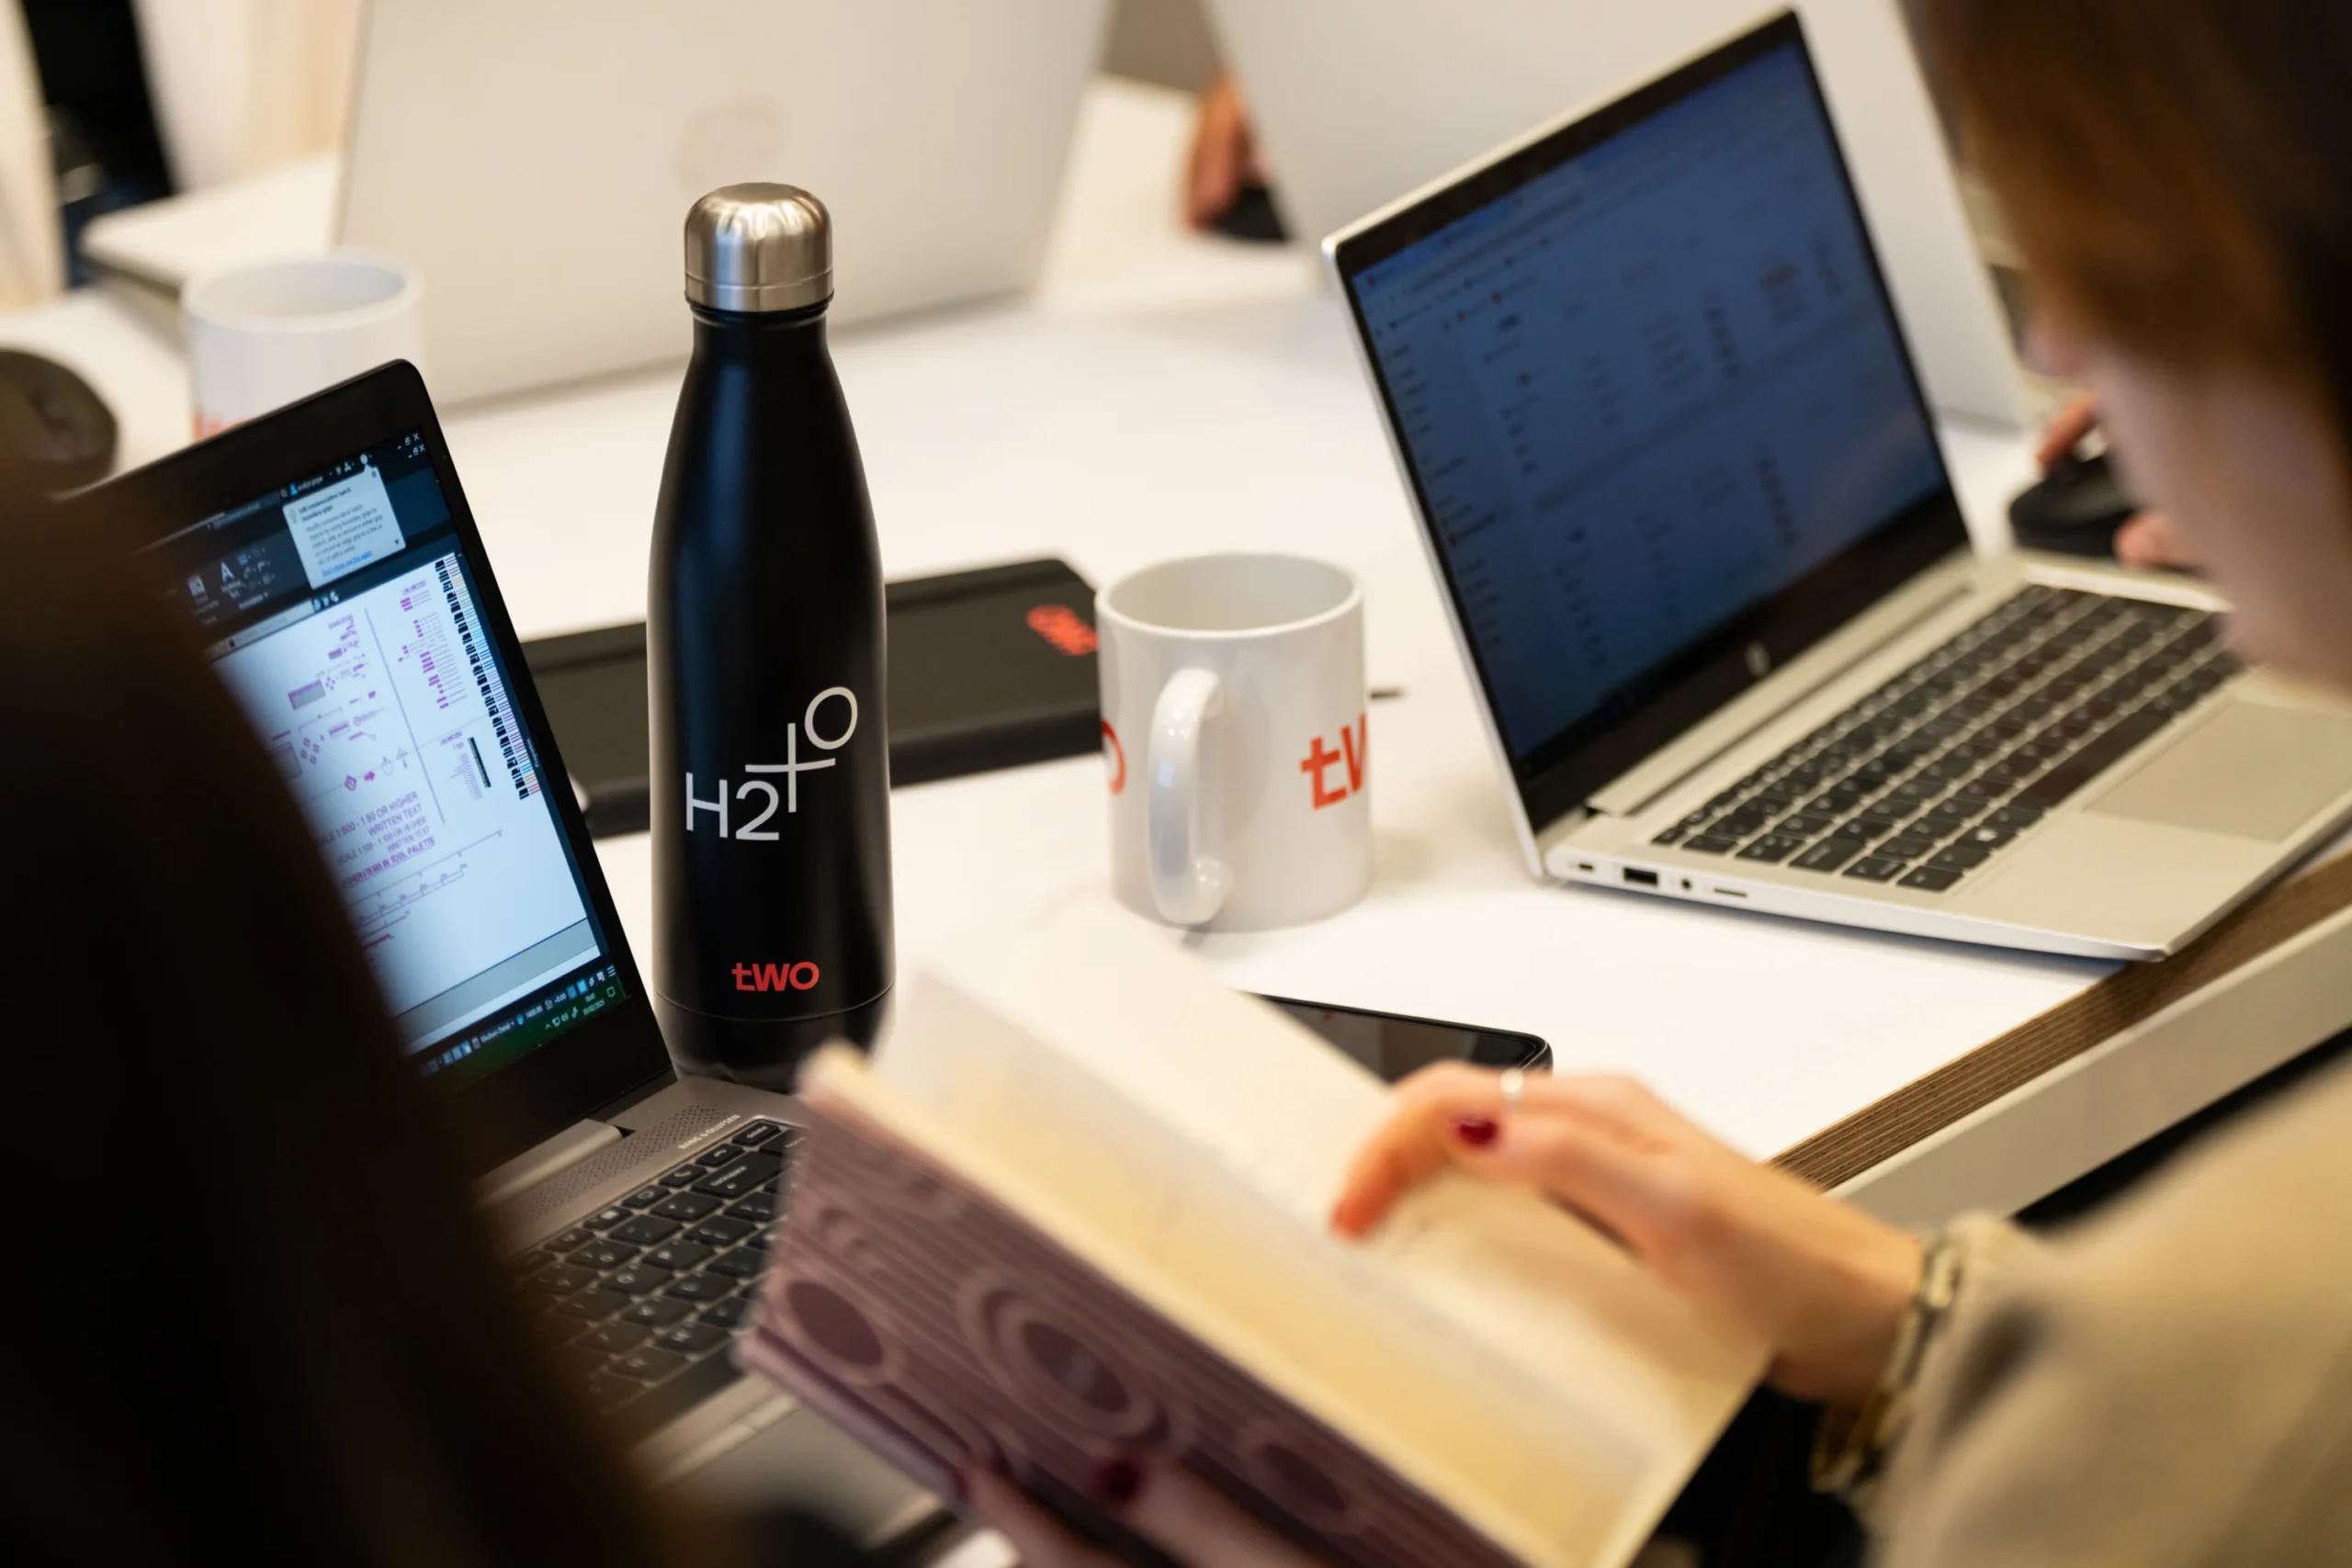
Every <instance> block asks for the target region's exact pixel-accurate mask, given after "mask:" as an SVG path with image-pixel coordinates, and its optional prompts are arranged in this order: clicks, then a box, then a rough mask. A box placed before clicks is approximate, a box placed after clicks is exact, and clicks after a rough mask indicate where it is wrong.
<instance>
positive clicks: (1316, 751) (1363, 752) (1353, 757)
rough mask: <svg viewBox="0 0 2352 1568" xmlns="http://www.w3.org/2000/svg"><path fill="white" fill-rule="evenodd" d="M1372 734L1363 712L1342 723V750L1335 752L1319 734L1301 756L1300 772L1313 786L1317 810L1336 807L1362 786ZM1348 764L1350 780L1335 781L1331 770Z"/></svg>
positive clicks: (1369, 753)
mask: <svg viewBox="0 0 2352 1568" xmlns="http://www.w3.org/2000/svg"><path fill="white" fill-rule="evenodd" d="M1371 750H1372V735H1371V731H1370V729H1369V728H1368V725H1367V721H1366V719H1365V717H1364V716H1363V714H1358V715H1356V721H1355V723H1354V724H1353V725H1345V724H1343V725H1341V726H1340V749H1339V750H1336V751H1334V750H1331V749H1330V748H1329V747H1328V746H1326V745H1324V744H1323V738H1322V737H1321V736H1319V735H1318V736H1317V737H1316V738H1315V742H1314V744H1313V745H1311V746H1309V747H1308V748H1307V749H1306V756H1304V757H1302V758H1300V759H1299V762H1298V771H1299V772H1300V773H1305V774H1306V776H1307V779H1308V781H1309V782H1310V783H1311V784H1312V785H1313V788H1314V795H1315V809H1316V810H1317V811H1320V810H1322V809H1323V808H1324V807H1327V806H1337V805H1339V804H1340V802H1341V801H1343V800H1345V799H1347V798H1348V796H1350V795H1355V794H1358V793H1360V792H1362V790H1363V770H1364V765H1365V763H1367V762H1368V761H1371ZM1342 762H1344V763H1346V764H1347V781H1346V782H1345V783H1344V784H1336V785H1335V784H1334V782H1333V780H1332V774H1331V770H1332V769H1334V768H1336V767H1338V766H1339V765H1340V763H1342Z"/></svg>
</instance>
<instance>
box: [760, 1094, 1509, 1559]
mask: <svg viewBox="0 0 2352 1568" xmlns="http://www.w3.org/2000/svg"><path fill="white" fill-rule="evenodd" d="M808 1111H809V1122H808V1135H807V1137H806V1139H805V1140H804V1141H803V1143H802V1144H801V1145H800V1148H799V1150H798V1151H797V1157H796V1159H795V1162H794V1163H795V1172H794V1177H793V1184H792V1190H791V1196H790V1201H789V1205H788V1211H787V1215H786V1223H785V1224H784V1226H783V1228H782V1229H781V1231H780V1232H779V1234H778V1235H777V1238H776V1242H775V1260H774V1262H773V1264H772V1265H771V1269H770V1272H769V1276H768V1280H767V1285H766V1290H765V1292H764V1297H763V1305H762V1309H761V1313H760V1316H759V1319H758V1322H757V1324H756V1325H755V1326H754V1329H753V1331H752V1335H751V1336H750V1337H749V1338H748V1339H747V1340H746V1341H745V1344H744V1347H743V1349H742V1352H741V1356H742V1359H743V1362H744V1364H745V1365H746V1366H748V1367H751V1368H752V1369H753V1370H755V1371H761V1372H763V1373H765V1374H766V1375H767V1376H768V1377H770V1378H772V1379H774V1380H775V1382H778V1383H779V1384H781V1385H783V1386H784V1387H785V1388H786V1389H787V1390H789V1391H790V1392H791V1393H795V1394H797V1395H798V1396H799V1397H801V1398H802V1399H804V1400H806V1401H807V1402H808V1403H809V1404H812V1405H814V1406H816V1407H817V1408H818V1409H819V1410H821V1411H823V1412H824V1413H825V1414H826V1415H828V1416H831V1417H832V1419H834V1420H835V1421H836V1422H838V1423H840V1424H841V1425H842V1427H844V1428H846V1429H847V1430H849V1431H850V1432H852V1433H853V1434H855V1435H856V1436H858V1437H859V1438H862V1439H863V1440H865V1442H867V1443H868V1444H870V1445H871V1446H873V1447H874V1448H875V1449H876V1450H879V1451H881V1452H882V1453H884V1454H887V1455H888V1456H890V1457H891V1458H892V1459H893V1460H894V1461H896V1462H897V1463H898V1464H899V1465H900V1466H901V1467H902V1468H904V1469H905V1470H906V1471H907V1472H909V1473H910V1475H912V1476H914V1477H915V1478H916V1479H917V1480H918V1481H919V1482H921V1483H923V1484H926V1485H929V1486H931V1487H932V1488H933V1489H934V1490H936V1491H939V1492H941V1493H942V1494H943V1495H945V1494H948V1493H949V1492H950V1491H951V1490H952V1487H951V1482H950V1476H951V1474H952V1472H955V1471H957V1470H964V1469H992V1470H995V1471H996V1472H999V1473H1001V1474H1004V1475H1007V1476H1009V1477H1011V1478H1012V1480H1013V1481H1015V1482H1016V1483H1019V1484H1020V1485H1022V1486H1023V1487H1024V1488H1026V1489H1027V1490H1028V1491H1029V1492H1030V1494H1031V1495H1033V1496H1035V1497H1036V1498H1037V1499H1038V1500H1039V1501H1040V1502H1042V1503H1044V1504H1045V1505H1046V1506H1048V1507H1050V1508H1053V1509H1055V1510H1056V1511H1057V1512H1058V1513H1060V1514H1061V1515H1062V1517H1065V1518H1066V1519H1068V1520H1069V1521H1070V1522H1071V1523H1072V1524H1073V1525H1074V1526H1075V1527H1077V1528H1078V1529H1079V1530H1080V1532H1081V1533H1083V1534H1086V1535H1089V1536H1091V1537H1093V1538H1094V1539H1096V1540H1103V1541H1109V1542H1117V1541H1119V1540H1120V1538H1121V1532H1120V1531H1119V1529H1117V1527H1116V1526H1115V1525H1114V1524H1113V1523H1112V1522H1111V1521H1110V1520H1109V1519H1108V1517H1106V1516H1104V1515H1103V1513H1102V1512H1101V1511H1100V1510H1099V1509H1097V1508H1096V1507H1095V1506H1093V1504H1092V1503H1091V1500H1090V1499H1089V1497H1088V1495H1087V1490H1086V1488H1087V1484H1088V1480H1089V1478H1090V1477H1091V1476H1092V1475H1093V1474H1094V1472H1095V1470H1096V1468H1097V1467H1098V1466H1099V1465H1101V1464H1102V1463H1103V1461H1106V1460H1110V1459H1114V1458H1125V1459H1138V1458H1142V1459H1148V1460H1151V1461H1160V1462H1166V1461H1174V1462H1178V1463H1181V1464H1182V1465H1183V1466H1184V1467H1185V1468H1186V1469H1187V1470H1189V1471H1191V1472H1193V1474H1195V1475H1198V1476H1200V1477H1202V1478H1204V1479H1205V1480H1207V1481H1209V1482H1211V1483H1215V1484H1216V1485H1217V1486H1218V1487H1220V1488H1221V1489H1222V1490H1223V1491H1225V1493H1226V1494H1227V1495H1228V1496H1230V1497H1232V1498H1233V1499H1234V1500H1235V1501H1236V1502H1238V1504H1240V1505H1241V1506H1244V1507H1246V1508H1248V1509H1249V1510H1250V1512H1252V1513H1254V1514H1256V1515H1257V1516H1258V1517H1261V1519H1263V1520H1265V1521H1266V1522H1267V1523H1268V1524H1270V1525H1272V1526H1273V1527H1274V1528H1275V1529H1279V1530H1280V1531H1282V1532H1283V1534H1285V1535H1288V1536H1290V1537H1291V1538H1292V1539H1294V1540H1297V1541H1298V1542H1299V1543H1300V1544H1301V1545H1303V1546H1306V1547H1307V1548H1308V1549H1310V1550H1312V1551H1317V1552H1318V1553H1320V1554H1321V1555H1322V1556H1323V1557H1324V1558H1325V1559H1326V1560H1328V1561H1329V1562H1337V1563H1347V1564H1363V1565H1364V1568H1424V1565H1427V1564H1431V1563H1444V1564H1449V1565H1461V1568H1486V1565H1494V1568H1505V1565H1508V1564H1510V1563H1513V1562H1516V1561H1517V1560H1516V1559H1515V1558H1513V1557H1512V1556H1510V1554H1508V1553H1506V1552H1504V1551H1501V1550H1500V1549H1499V1548H1498V1547H1497V1546H1496V1545H1495V1543H1494V1542H1492V1541H1490V1540H1487V1538H1486V1537H1485V1536H1483V1535H1480V1534H1478V1533H1477V1532H1476V1531H1474V1530H1473V1529H1471V1528H1470V1527H1469V1526H1468V1525H1466V1524H1465V1523H1464V1522H1463V1521H1462V1519H1461V1518H1459V1517H1457V1516H1456V1515H1454V1514H1453V1512H1451V1511H1450V1510H1448V1509H1447V1508H1445V1507H1444V1506H1441V1505H1440V1504H1439V1503H1437V1502H1436V1501H1434V1500H1433V1499H1431V1498H1430V1497H1429V1496H1428V1495H1426V1494H1424V1493H1421V1492H1419V1490H1417V1489H1415V1488H1414V1487H1412V1486H1411V1485H1409V1484H1408V1483H1406V1482H1405V1481H1404V1480H1403V1479H1401V1478H1400V1477H1398V1476H1397V1474H1396V1473H1395V1472H1392V1471H1390V1470H1389V1469H1387V1468H1386V1467H1385V1466H1384V1465H1382V1464H1381V1463H1380V1462H1379V1461H1375V1460H1374V1459H1373V1458H1372V1457H1371V1456H1370V1455H1368V1454H1366V1453H1365V1452H1364V1451H1363V1450H1361V1449H1359V1448H1357V1447H1356V1446H1355V1445H1354V1444H1352V1443H1351V1442H1350V1441H1349V1439H1348V1438H1346V1437H1344V1436H1343V1435H1341V1434H1340V1432H1338V1431H1336V1430H1334V1429H1333V1428H1331V1427H1329V1426H1328V1425H1327V1424H1325V1423H1323V1422H1322V1421H1319V1420H1317V1418H1315V1417H1314V1416H1310V1415H1308V1414H1306V1412H1305V1411H1303V1410H1301V1409H1299V1408H1298V1407H1297V1406H1296V1405H1295V1404H1291V1403H1289V1402H1288V1401H1286V1400H1284V1399H1283V1398H1282V1397H1280V1396H1279V1395H1277V1394H1275V1393H1273V1392H1272V1390H1270V1389H1268V1388H1267V1387H1266V1386H1265V1385H1264V1384H1262V1383H1261V1382H1258V1381H1257V1380H1256V1379H1255V1378H1253V1377H1251V1376H1250V1375H1249V1374H1248V1373H1247V1372H1245V1371H1241V1370H1240V1369H1239V1368H1237V1367H1236V1366H1234V1365H1233V1364H1232V1363H1231V1362H1230V1361H1228V1360H1227V1359H1225V1358H1224V1357H1223V1356H1222V1355H1220V1354H1219V1353H1218V1352H1217V1351H1216V1350H1215V1349H1214V1348H1211V1347H1209V1346H1208V1345H1206V1344H1204V1342H1202V1341H1201V1340H1199V1339H1197V1338H1195V1337H1193V1336H1192V1335H1190V1334H1188V1333H1187V1332H1185V1331H1184V1330H1182V1329H1181V1328H1179V1327H1177V1326H1176V1325H1174V1324H1172V1323H1170V1321H1169V1320H1168V1319H1166V1318H1165V1317H1163V1316H1161V1315H1160V1314H1159V1313H1157V1312H1156V1311H1154V1310H1153V1309H1152V1308H1151V1307H1149V1306H1148V1305H1146V1304H1145V1303H1142V1302H1139V1301H1137V1300H1136V1298H1135V1297H1134V1296H1132V1295H1130V1294H1129V1293H1127V1292H1125V1290H1123V1289H1122V1288H1120V1287H1119V1286H1118V1285H1116V1284H1114V1282H1113V1281H1111V1280H1109V1279H1107V1278H1105V1277H1104V1276H1103V1275H1102V1274H1100V1273H1098V1272H1097V1271H1095V1270H1094V1269H1092V1268H1091V1267H1089V1266H1088V1265H1087V1264H1086V1263H1085V1262H1084V1261H1082V1260H1081V1259H1080V1258H1075V1257H1073V1256H1072V1255H1071V1254H1070V1253H1069V1252H1068V1251H1066V1250H1065V1249H1063V1248H1062V1247H1060V1246H1059V1245H1058V1244H1057V1243H1055V1242H1053V1241H1051V1240H1049V1239H1047V1238H1046V1236H1045V1235H1042V1234H1040V1233H1039V1232H1038V1231H1037V1230H1035V1228H1033V1227H1032V1226H1030V1225H1029V1224H1026V1223H1025V1222H1023V1220H1021V1219H1020V1218H1018V1217H1017V1216H1015V1215H1014V1214H1012V1213H1010V1212H1009V1211H1007V1210H1006V1209H1005V1208H1004V1207H1002V1206H1001V1205H1000V1204H999V1203H998V1202H996V1201H994V1200H993V1199H991V1198H990V1197H989V1196H988V1195H987V1194H985V1193H984V1192H981V1191H979V1190H977V1189H975V1188H973V1187H972V1186H970V1185H969V1184H968V1183H967V1182H966V1181H964V1180H963V1179H961V1178H959V1177H957V1176H956V1175H955V1174H954V1173H952V1172H950V1171H948V1170H946V1169H945V1168H943V1167H941V1166H940V1165H938V1164H937V1163H936V1162H934V1161H933V1160H932V1159H930V1158H928V1157H927V1156H924V1155H923V1154H922V1153H920V1152H919V1151H916V1150H914V1149H911V1148H909V1147H907V1146H905V1145H903V1144H901V1143H900V1142H899V1141H898V1140H897V1139H895V1138H894V1137H892V1136H891V1135H890V1134H888V1133H887V1132H885V1131H883V1130H882V1129H881V1128H879V1127H877V1126H876V1125H875V1124H873V1123H871V1122H867V1121H865V1119H864V1118H863V1117H860V1116H858V1115H857V1114H856V1113H855V1112H854V1111H847V1110H841V1109H829V1108H828V1106H827V1105H826V1104H824V1103H822V1102H821V1100H820V1102H819V1103H815V1104H811V1105H809V1107H808ZM1125 1544H1127V1545H1129V1546H1130V1547H1131V1548H1134V1549H1136V1555H1138V1556H1141V1557H1145V1558H1147V1559H1150V1560H1157V1559H1156V1558H1154V1557H1153V1555H1152V1554H1151V1553H1149V1552H1148V1551H1146V1550H1143V1549H1142V1548H1141V1543H1140V1542H1135V1541H1133V1540H1128V1541H1126V1542H1125Z"/></svg>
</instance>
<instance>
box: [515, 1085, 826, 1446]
mask: <svg viewBox="0 0 2352 1568" xmlns="http://www.w3.org/2000/svg"><path fill="white" fill-rule="evenodd" d="M798 1138H799V1134H798V1132H797V1131H796V1130H795V1129H793V1128H790V1127H787V1126H786V1125H785V1124H784V1123H783V1122H752V1123H751V1124H750V1125H749V1126H747V1127H744V1128H742V1129H741V1131H739V1132H737V1133H736V1134H735V1135H734V1136H733V1137H731V1138H729V1140H728V1141H727V1142H725V1143H723V1144H715V1145H712V1146H711V1147H709V1148H707V1149H705V1150H703V1151H702V1152H701V1153H699V1154H696V1155H694V1156H690V1157H688V1158H686V1159H684V1160H681V1161H680V1162H679V1163H678V1164H677V1165H675V1166H673V1167H672V1168H670V1169H668V1170H666V1171H664V1172H662V1174H661V1175H660V1176H658V1177H656V1178H654V1179H652V1180H651V1181H649V1182H647V1183H646V1184H645V1185H644V1186H642V1187H640V1188H639V1189H638V1190H636V1191H634V1192H632V1193H630V1194H629V1195H628V1197H626V1198H624V1199H622V1200H621V1201H619V1202H617V1203H616V1204H614V1205H613V1206H612V1207H611V1208H609V1209H605V1210H603V1211H601V1212H599V1213H594V1214H591V1215H589V1216H588V1217H587V1218H586V1219H584V1220H582V1221H581V1222H580V1223H579V1224H575V1225H572V1226H571V1227H570V1228H569V1229H566V1230H564V1231H562V1232H561V1233H560V1234H558V1235H551V1236H548V1238H547V1239H545V1240H544V1241H542V1242H540V1243H539V1244H538V1245H537V1247H533V1248H531V1249H530V1250H529V1251H527V1252H526V1253H525V1254H524V1255H523V1256H522V1257H520V1258H516V1259H515V1269H516V1272H517V1274H518V1275H519V1277H520V1279H521V1281H522V1286H523V1291H524V1293H525V1295H526V1297H527V1298H528V1300H529V1301H530V1303H532V1306H533V1308H534V1310H535V1311H536V1312H537V1314H538V1315H539V1319H540V1322H541V1323H542V1325H545V1326H546V1327H548V1328H551V1329H553V1330H555V1331H556V1335H557V1341H558V1343H559V1344H560V1346H561V1349H560V1351H559V1354H560V1356H561V1358H562V1359H564V1360H565V1361H567V1362H568V1363H570V1364H571V1366H572V1367H573V1369H574V1371H576V1372H577V1373H578V1375H579V1376H580V1377H582V1379H584V1380H585V1382H586V1383H587V1385H588V1393H589V1397H590V1398H592V1399H593V1400H594V1401H595V1403H596V1404H597V1405H598V1406H600V1407H601V1408H603V1409H605V1410H608V1411H612V1412H615V1413H616V1415H617V1417H618V1419H619V1421H620V1423H621V1425H622V1426H623V1427H624V1428H625V1429H627V1430H628V1431H629V1432H630V1433H631V1434H632V1435H637V1434H642V1433H644V1432H648V1431H651V1430H652V1429H653V1428H654V1427H659V1426H661V1425H662V1424H663V1423H664V1422H666V1421H669V1420H670V1419H672V1418H673V1416H680V1415H683V1414H684V1412H686V1411H687V1410H690V1409H692V1408H693V1407H694V1406H695V1405H696V1404H700V1403H701V1402H702V1401H703V1400H705V1399H707V1398H708V1397H709V1396H710V1395H711V1394H713V1393H718V1391H719V1390H720V1389H722V1388H725V1387H726V1386H727V1385H728V1384H729V1382H733V1381H734V1379H735V1377H736V1376H737V1373H736V1371H735V1365H734V1362H733V1360H732V1359H731V1358H730V1357H729V1355H728V1354H727V1349H728V1347H729V1345H731V1344H732V1343H733V1342H734V1339H735V1336H736V1334H737V1332H738V1331H739V1330H740V1329H741V1327H742V1326H743V1323H744V1321H745V1318H746V1317H747V1315H748V1314H749V1313H750V1312H751V1308H752V1298H753V1297H754V1296H755V1295H756V1294H757V1293H758V1292H759V1286H760V1280H761V1277H762V1276H763V1274H765V1273H766V1271H767V1261H768V1234H769V1232H770V1231H771V1230H772V1229H773V1228H774V1225H775V1213H776V1201H777V1194H778V1192H779V1191H780V1190H782V1182H783V1179H784V1172H785V1169H786V1164H787V1162H788V1161H789V1159H790V1157H791V1156H790V1151H791V1147H792V1145H793V1144H794V1143H795V1142H797V1139H798Z"/></svg>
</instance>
